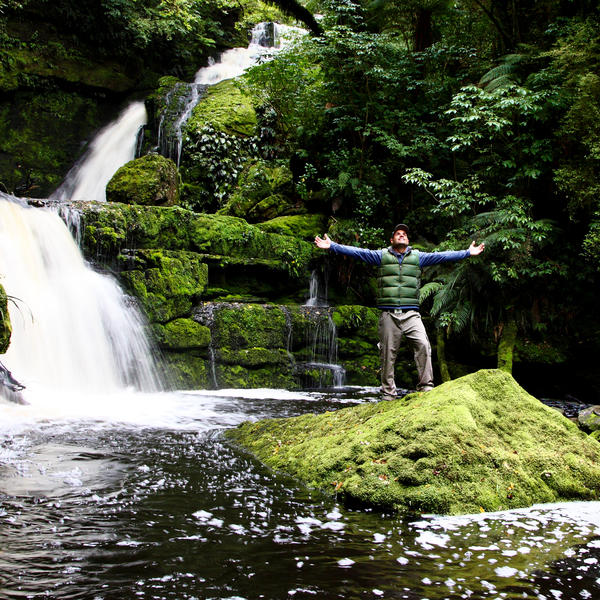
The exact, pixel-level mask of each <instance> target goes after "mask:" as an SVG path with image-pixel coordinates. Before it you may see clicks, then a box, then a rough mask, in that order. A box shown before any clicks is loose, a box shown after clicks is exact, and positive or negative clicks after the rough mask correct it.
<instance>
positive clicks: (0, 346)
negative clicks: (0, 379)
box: [0, 285, 12, 354]
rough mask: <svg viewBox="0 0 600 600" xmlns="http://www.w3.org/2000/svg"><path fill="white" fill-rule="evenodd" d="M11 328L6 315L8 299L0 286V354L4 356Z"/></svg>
mask: <svg viewBox="0 0 600 600" xmlns="http://www.w3.org/2000/svg"><path fill="white" fill-rule="evenodd" d="M11 334H12V326H11V324H10V315H9V314H8V298H7V296H6V291H5V290H4V288H3V287H2V286H1V285H0V354H4V353H5V352H6V351H7V350H8V346H9V345H10V336H11Z"/></svg>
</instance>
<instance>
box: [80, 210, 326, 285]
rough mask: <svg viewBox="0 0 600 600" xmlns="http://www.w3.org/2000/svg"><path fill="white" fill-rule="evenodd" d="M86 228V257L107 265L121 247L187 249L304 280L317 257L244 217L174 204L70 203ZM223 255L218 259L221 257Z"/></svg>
mask: <svg viewBox="0 0 600 600" xmlns="http://www.w3.org/2000/svg"><path fill="white" fill-rule="evenodd" d="M72 206H73V207H74V208H76V209H78V210H80V211H81V214H82V217H83V222H84V224H85V228H84V237H83V247H84V252H85V254H86V256H87V257H90V258H92V259H95V260H97V261H100V262H104V263H107V264H111V263H112V262H114V259H113V258H112V257H116V256H117V255H118V254H119V252H120V251H121V250H122V249H123V247H136V248H165V249H168V250H189V251H193V252H196V253H198V254H202V255H207V256H208V255H210V256H213V257H216V259H214V260H213V263H215V261H216V262H218V261H221V260H222V261H231V260H232V259H239V260H240V261H242V262H244V261H246V262H248V263H249V264H251V263H253V262H256V261H257V260H260V261H266V262H264V263H263V264H264V265H269V266H270V268H271V269H273V271H275V272H277V271H279V272H283V273H285V274H286V275H288V276H289V277H291V278H299V279H304V278H306V277H307V276H308V273H309V265H310V262H311V261H312V260H313V258H314V257H315V256H316V255H317V252H316V250H315V247H314V244H310V243H308V242H305V241H303V240H299V239H296V238H292V237H290V236H285V235H278V234H274V233H265V232H263V231H261V230H260V229H259V228H258V227H255V226H253V225H250V224H249V223H248V222H247V221H245V220H244V219H241V218H238V217H230V216H225V215H212V214H198V213H194V212H192V211H189V210H185V209H183V208H180V207H178V206H173V207H162V206H139V205H126V204H120V203H113V202H102V203H101V202H73V203H72ZM219 257H222V258H219Z"/></svg>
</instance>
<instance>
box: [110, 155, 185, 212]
mask: <svg viewBox="0 0 600 600" xmlns="http://www.w3.org/2000/svg"><path fill="white" fill-rule="evenodd" d="M179 186H180V180H179V173H178V172H177V165H176V164H175V163H174V162H173V161H172V160H171V159H170V158H165V157H164V156H160V155H159V154H148V155H146V156H142V157H141V158H136V159H135V160H131V161H129V162H128V163H126V164H124V165H123V166H122V167H120V168H119V169H118V170H117V172H116V173H115V174H114V175H113V176H112V179H111V180H110V181H109V182H108V185H107V186H106V199H107V200H108V201H109V202H123V203H124V204H141V205H144V206H147V205H150V206H173V205H174V204H177V203H178V202H179Z"/></svg>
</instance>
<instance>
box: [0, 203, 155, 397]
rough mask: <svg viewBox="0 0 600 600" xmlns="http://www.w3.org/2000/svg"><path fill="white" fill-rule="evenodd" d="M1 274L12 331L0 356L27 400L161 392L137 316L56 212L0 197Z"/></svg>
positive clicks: (0, 280)
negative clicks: (95, 268)
mask: <svg viewBox="0 0 600 600" xmlns="http://www.w3.org/2000/svg"><path fill="white" fill-rule="evenodd" d="M0 276H1V279H0V282H1V283H2V285H3V286H4V288H5V290H6V293H7V294H8V295H9V297H10V298H12V300H10V301H9V313H10V318H11V322H12V326H13V332H12V337H11V343H10V347H9V349H8V351H7V353H6V354H5V355H3V356H2V357H1V358H2V362H3V363H4V365H5V366H6V367H7V368H8V369H9V370H10V371H11V372H12V374H13V376H14V377H15V378H16V379H17V380H18V381H19V382H20V383H22V384H23V385H25V386H26V388H27V389H26V390H25V392H24V393H25V394H26V396H25V397H26V399H27V400H29V399H30V398H29V397H28V396H27V394H30V393H31V394H33V395H34V396H35V395H36V392H38V394H37V396H39V395H43V396H52V395H55V394H59V395H65V394H66V395H73V394H75V395H79V394H92V393H95V394H98V393H102V394H105V393H111V392H116V391H122V390H125V389H127V388H129V387H131V386H133V387H135V388H136V389H140V390H145V391H156V390H158V389H159V388H160V384H159V381H158V379H157V376H156V374H155V373H156V369H155V366H154V364H153V361H152V352H151V348H150V345H149V343H148V341H147V339H146V337H145V333H144V324H143V320H142V318H141V316H140V314H139V313H138V311H137V310H136V309H135V308H134V306H132V305H131V304H132V303H131V302H129V301H128V298H127V297H126V296H124V294H123V292H122V291H121V289H120V288H119V286H118V285H117V283H116V282H115V281H114V280H113V279H112V278H111V277H108V276H106V275H102V274H100V273H97V272H95V271H93V270H92V269H90V268H89V267H88V266H87V265H86V263H85V261H84V260H83V257H82V255H81V253H80V251H79V248H78V247H77V245H76V244H75V242H74V240H73V238H72V236H71V234H70V233H69V229H68V227H67V226H66V225H65V223H64V222H63V221H62V220H61V218H60V216H59V215H58V214H57V213H56V212H54V211H53V210H50V209H47V208H45V209H39V208H31V207H29V206H27V205H26V204H25V203H24V202H22V201H20V200H18V199H16V198H13V197H10V196H7V195H5V194H0ZM80 401H81V402H83V400H81V399H80Z"/></svg>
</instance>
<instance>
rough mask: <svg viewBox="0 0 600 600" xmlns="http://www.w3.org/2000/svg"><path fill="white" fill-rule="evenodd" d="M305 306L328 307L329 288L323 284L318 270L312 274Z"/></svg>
mask: <svg viewBox="0 0 600 600" xmlns="http://www.w3.org/2000/svg"><path fill="white" fill-rule="evenodd" d="M304 306H328V304H327V287H326V286H323V285H322V284H321V280H320V278H319V274H318V273H317V271H316V270H315V271H313V272H312V273H311V274H310V282H309V286H308V299H307V300H306V304H305V305H304Z"/></svg>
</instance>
